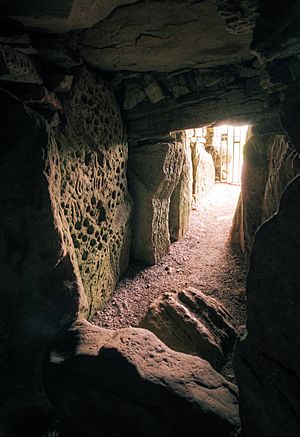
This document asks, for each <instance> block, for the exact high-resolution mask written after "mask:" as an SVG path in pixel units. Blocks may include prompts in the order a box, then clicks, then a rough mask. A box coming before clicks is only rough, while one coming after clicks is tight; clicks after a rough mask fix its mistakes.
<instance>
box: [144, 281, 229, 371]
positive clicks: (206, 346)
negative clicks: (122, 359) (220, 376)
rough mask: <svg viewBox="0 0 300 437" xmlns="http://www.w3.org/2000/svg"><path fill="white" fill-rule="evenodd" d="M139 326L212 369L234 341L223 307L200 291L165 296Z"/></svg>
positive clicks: (221, 361)
mask: <svg viewBox="0 0 300 437" xmlns="http://www.w3.org/2000/svg"><path fill="white" fill-rule="evenodd" d="M141 326H142V327H143V328H146V329H149V330H150V331H152V332H153V333H154V334H155V335H157V336H158V337H159V338H160V339H161V340H162V341H163V342H164V343H166V344H167V345H168V346H169V347H170V348H171V349H174V350H176V351H179V352H184V353H187V354H191V355H198V356H199V357H200V358H203V359H205V360H207V361H208V362H209V363H210V364H211V365H212V366H213V367H214V368H215V369H220V368H221V367H222V364H224V356H225V355H226V354H227V353H229V352H231V351H232V349H233V346H234V343H235V339H236V331H235V329H234V327H233V326H232V320H231V317H230V315H229V314H228V312H227V311H226V309H225V308H224V307H223V305H222V304H221V303H220V302H218V301H217V300H216V299H213V298H212V297H210V296H206V295H205V294H204V293H202V292H201V291H200V290H196V289H193V288H191V287H190V288H188V289H187V290H182V291H180V292H178V293H164V294H162V295H161V296H160V297H159V298H158V299H157V300H155V302H153V303H152V304H151V306H150V307H149V310H148V312H147V314H146V316H145V319H144V320H143V321H142V323H141Z"/></svg>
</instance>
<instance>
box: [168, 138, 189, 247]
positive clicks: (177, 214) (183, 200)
mask: <svg viewBox="0 0 300 437" xmlns="http://www.w3.org/2000/svg"><path fill="white" fill-rule="evenodd" d="M182 147H183V151H184V154H183V160H182V170H181V173H180V178H179V182H178V184H177V186H176V188H175V190H174V191H173V193H172V195H171V200H170V210H169V231H170V239H171V241H172V242H174V241H178V240H179V239H180V238H182V237H184V235H185V234H186V231H187V230H188V227H189V221H190V212H191V206H192V182H193V174H192V160H191V150H190V147H189V146H188V145H187V144H186V142H183V143H182Z"/></svg>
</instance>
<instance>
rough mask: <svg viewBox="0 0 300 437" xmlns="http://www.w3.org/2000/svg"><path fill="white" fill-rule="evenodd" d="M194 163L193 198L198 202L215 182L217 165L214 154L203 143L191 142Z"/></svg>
mask: <svg viewBox="0 0 300 437" xmlns="http://www.w3.org/2000/svg"><path fill="white" fill-rule="evenodd" d="M191 154H192V164H193V198H194V201H195V202H198V201H199V200H200V199H201V197H203V196H204V195H205V194H206V193H207V192H208V191H209V190H210V189H211V188H212V187H213V185H214V183H215V166H214V162H213V159H212V156H211V155H210V154H209V153H208V152H207V151H206V150H205V148H204V146H203V144H202V143H199V142H195V143H191Z"/></svg>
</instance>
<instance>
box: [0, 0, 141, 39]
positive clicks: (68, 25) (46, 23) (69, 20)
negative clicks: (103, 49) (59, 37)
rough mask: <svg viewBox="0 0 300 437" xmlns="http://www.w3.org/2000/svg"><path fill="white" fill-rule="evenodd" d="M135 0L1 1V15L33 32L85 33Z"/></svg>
mask: <svg viewBox="0 0 300 437" xmlns="http://www.w3.org/2000/svg"><path fill="white" fill-rule="evenodd" d="M136 1H139V0H101V1H94V0H54V1H51V2H50V3H49V2H47V3H44V2H39V1H28V2H26V3H20V2H19V1H18V0H9V1H4V2H3V4H2V5H1V13H2V14H5V15H10V16H13V17H15V18H16V19H17V20H19V21H21V22H22V23H24V24H25V25H26V26H30V27H33V28H37V29H43V30H47V31H50V32H55V33H65V32H70V31H71V30H75V29H86V28H89V27H92V26H93V25H94V24H96V23H98V22H99V21H101V20H103V19H105V18H106V17H107V16H109V15H110V14H111V12H112V11H113V10H114V9H115V8H117V7H119V6H122V5H126V4H129V3H134V2H136Z"/></svg>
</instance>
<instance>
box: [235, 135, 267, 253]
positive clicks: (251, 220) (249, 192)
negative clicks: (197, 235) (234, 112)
mask: <svg viewBox="0 0 300 437" xmlns="http://www.w3.org/2000/svg"><path fill="white" fill-rule="evenodd" d="M269 139H270V136H268V135H261V136H259V135H252V136H251V137H250V138H249V139H248V141H247V142H246V144H245V146H244V151H243V154H244V161H243V169H242V187H241V195H240V200H239V202H238V205H237V209H236V212H235V218H234V223H233V227H232V229H231V235H232V237H231V238H232V242H237V241H238V240H239V245H240V247H241V249H242V251H243V252H244V254H245V256H246V257H249V255H250V252H251V248H252V244H253V239H254V234H255V231H256V229H257V228H258V227H259V226H260V224H261V223H262V212H263V211H262V208H263V198H264V193H265V186H266V182H267V178H268V166H269V160H268V153H269V150H268V149H269V146H270V143H269Z"/></svg>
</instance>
